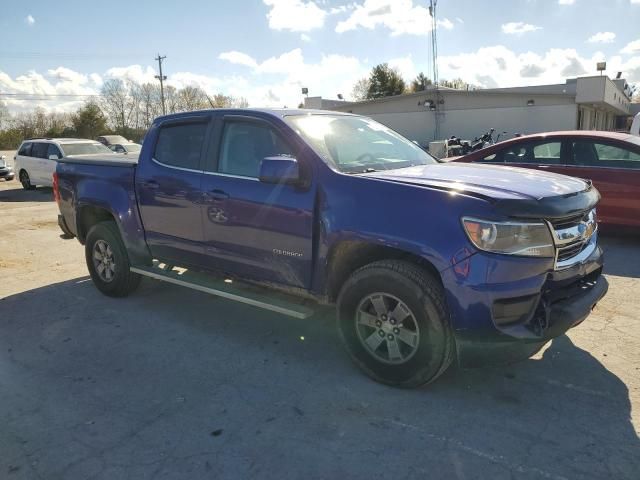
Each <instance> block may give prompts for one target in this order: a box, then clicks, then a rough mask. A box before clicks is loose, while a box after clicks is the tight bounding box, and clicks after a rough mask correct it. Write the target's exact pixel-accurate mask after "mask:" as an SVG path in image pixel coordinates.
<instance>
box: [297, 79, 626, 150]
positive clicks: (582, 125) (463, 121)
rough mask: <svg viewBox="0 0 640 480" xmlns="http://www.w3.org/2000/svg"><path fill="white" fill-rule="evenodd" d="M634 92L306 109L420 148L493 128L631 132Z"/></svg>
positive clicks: (601, 89)
mask: <svg viewBox="0 0 640 480" xmlns="http://www.w3.org/2000/svg"><path fill="white" fill-rule="evenodd" d="M630 96H631V90H630V88H629V86H628V85H627V83H626V81H625V80H623V79H616V80H611V79H610V78H609V77H607V76H593V77H581V78H577V79H575V78H574V79H569V80H567V81H566V83H563V84H555V85H540V86H532V87H515V88H492V89H478V90H453V89H447V88H440V89H438V90H437V91H436V90H435V89H433V88H431V89H429V90H426V91H423V92H418V93H412V94H407V95H398V96H394V97H385V98H381V99H377V100H369V101H364V102H339V101H335V100H326V99H322V98H321V97H314V98H307V99H306V100H305V108H321V109H329V110H337V111H342V112H351V113H356V114H360V115H366V116H369V117H371V118H374V119H375V120H377V121H379V122H381V123H383V124H385V125H387V126H389V127H391V128H393V129H394V130H396V131H398V132H399V133H401V134H403V135H404V136H406V137H407V138H409V139H410V140H416V141H418V142H419V143H421V144H424V145H426V144H428V143H429V142H430V141H433V140H438V139H444V138H448V137H450V136H452V135H456V136H458V137H460V138H466V139H473V138H475V137H477V136H479V135H481V134H483V133H484V132H486V131H487V130H489V129H490V128H495V130H496V132H497V133H500V132H508V136H512V135H513V134H515V133H521V134H530V133H538V132H545V131H557V130H576V129H578V130H616V129H623V128H625V126H626V120H627V118H628V117H629V103H630Z"/></svg>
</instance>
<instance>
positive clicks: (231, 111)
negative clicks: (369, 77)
mask: <svg viewBox="0 0 640 480" xmlns="http://www.w3.org/2000/svg"><path fill="white" fill-rule="evenodd" d="M202 113H205V114H206V113H221V114H223V115H251V114H255V113H258V114H262V115H270V116H272V117H277V118H284V117H289V116H293V115H340V116H353V114H352V113H346V112H336V111H333V110H313V109H307V108H214V109H207V110H193V111H190V112H180V113H171V114H169V115H163V116H160V117H158V118H156V120H155V122H157V121H162V120H171V119H179V118H182V117H189V116H192V115H197V114H202Z"/></svg>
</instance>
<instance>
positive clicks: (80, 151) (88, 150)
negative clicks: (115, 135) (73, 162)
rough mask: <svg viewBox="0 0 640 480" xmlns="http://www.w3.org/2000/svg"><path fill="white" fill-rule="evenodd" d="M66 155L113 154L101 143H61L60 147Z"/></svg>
mask: <svg viewBox="0 0 640 480" xmlns="http://www.w3.org/2000/svg"><path fill="white" fill-rule="evenodd" d="M60 146H61V147H62V150H63V151H64V154H65V156H66V155H89V154H92V153H113V152H112V151H111V150H109V149H108V148H107V147H105V146H104V145H103V144H101V143H98V142H96V143H63V144H62V145H60Z"/></svg>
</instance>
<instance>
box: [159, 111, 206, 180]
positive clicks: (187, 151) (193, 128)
mask: <svg viewBox="0 0 640 480" xmlns="http://www.w3.org/2000/svg"><path fill="white" fill-rule="evenodd" d="M206 131H207V124H206V123H204V122H202V123H184V124H175V125H167V126H164V127H161V128H160V133H159V134H158V142H157V143H156V149H155V153H154V158H155V159H156V160H157V161H158V162H160V163H162V164H164V165H167V166H170V167H177V168H186V169H189V170H199V169H200V156H201V153H202V146H203V144H204V138H205V134H206Z"/></svg>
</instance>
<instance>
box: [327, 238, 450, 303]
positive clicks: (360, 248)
mask: <svg viewBox="0 0 640 480" xmlns="http://www.w3.org/2000/svg"><path fill="white" fill-rule="evenodd" d="M327 259H328V260H327V271H326V272H327V273H326V288H325V294H326V296H327V299H328V301H329V302H330V303H334V302H335V301H336V299H337V298H338V295H339V293H340V290H341V289H342V286H343V285H344V283H345V282H346V281H347V279H348V278H349V277H350V276H351V274H352V273H353V272H355V271H356V270H358V269H359V268H361V267H364V266H365V265H368V264H369V263H373V262H376V261H379V260H403V261H406V262H409V263H413V264H414V265H418V266H419V267H421V268H423V269H424V270H426V271H427V272H429V273H430V274H431V275H432V276H433V277H434V278H435V279H436V280H437V281H438V282H440V284H441V285H442V277H441V276H440V272H439V271H438V269H437V268H436V267H435V265H434V264H433V263H432V262H430V261H429V260H427V259H426V258H424V257H422V256H420V255H418V254H416V253H413V252H410V251H407V250H403V249H400V248H395V247H390V246H387V245H380V244H376V243H372V242H367V241H361V240H345V241H342V242H340V243H338V244H336V245H334V246H333V247H332V248H331V250H330V252H329V255H328V257H327Z"/></svg>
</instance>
